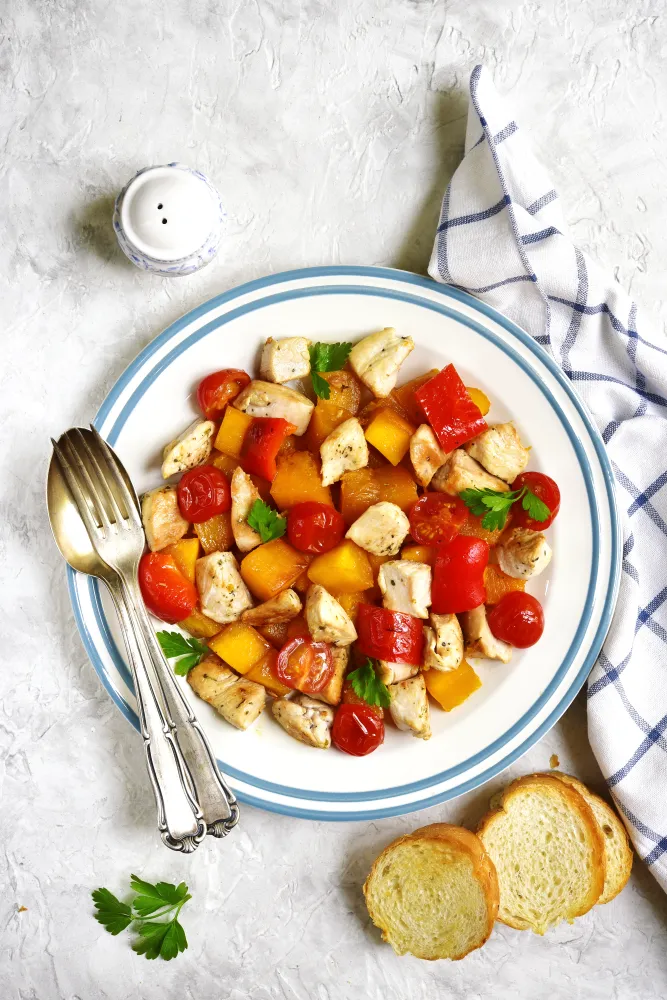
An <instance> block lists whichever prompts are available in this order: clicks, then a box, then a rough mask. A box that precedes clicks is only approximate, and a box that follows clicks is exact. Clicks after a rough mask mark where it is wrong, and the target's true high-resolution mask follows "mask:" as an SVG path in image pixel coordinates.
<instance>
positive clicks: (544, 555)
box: [496, 528, 552, 580]
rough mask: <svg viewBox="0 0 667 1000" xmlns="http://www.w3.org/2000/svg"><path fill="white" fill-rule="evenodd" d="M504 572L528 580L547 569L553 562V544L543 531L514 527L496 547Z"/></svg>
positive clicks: (518, 578)
mask: <svg viewBox="0 0 667 1000" xmlns="http://www.w3.org/2000/svg"><path fill="white" fill-rule="evenodd" d="M496 552H497V554H498V563H499V564H500V568H501V570H502V571H503V573H507V575H508V576H513V577H515V579H517V580H528V579H529V578H530V577H531V576H537V574H538V573H541V572H542V570H543V569H546V568H547V566H548V565H549V563H550V562H551V555H552V552H551V546H550V545H549V543H548V541H547V540H546V538H545V537H544V535H543V534H542V532H541V531H531V530H530V528H513V529H512V530H511V531H510V533H509V535H508V536H507V538H506V539H504V540H503V543H502V545H499V546H498V548H497V549H496Z"/></svg>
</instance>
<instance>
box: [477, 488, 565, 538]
mask: <svg viewBox="0 0 667 1000" xmlns="http://www.w3.org/2000/svg"><path fill="white" fill-rule="evenodd" d="M459 496H460V497H461V499H462V500H463V502H464V504H465V505H466V507H467V508H468V509H469V510H470V511H471V512H472V513H473V514H474V515H475V517H481V518H482V527H483V528H486V530H487V531H499V530H500V529H501V528H504V527H505V524H506V523H507V515H508V513H509V509H510V507H511V506H512V504H513V503H516V502H517V500H521V506H522V507H523V509H524V510H525V511H527V512H528V514H529V515H530V517H532V518H534V520H536V521H546V519H547V518H548V517H549V514H550V513H551V511H550V510H549V508H548V507H547V505H546V504H545V503H544V502H543V501H542V500H540V498H539V497H537V496H535V494H534V493H532V492H531V491H530V490H529V489H527V488H526V487H525V486H524V487H522V489H520V490H510V491H508V492H506V493H501V492H499V491H498V490H487V489H483V490H476V489H468V490H463V491H462V492H461V493H459ZM482 515H484V516H483V517H482Z"/></svg>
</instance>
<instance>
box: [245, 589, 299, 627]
mask: <svg viewBox="0 0 667 1000" xmlns="http://www.w3.org/2000/svg"><path fill="white" fill-rule="evenodd" d="M301 608H302V604H301V598H300V597H299V595H298V594H297V592H296V591H295V590H283V591H281V592H280V593H279V594H278V596H277V597H272V598H271V600H270V601H264V603H263V604H258V605H257V607H256V608H250V609H249V610H248V611H244V612H243V614H242V615H241V621H242V622H245V623H246V624H247V625H253V626H254V627H255V628H259V627H261V626H262V625H275V624H276V623H277V622H289V621H291V620H292V618H296V616H297V615H300V614H301Z"/></svg>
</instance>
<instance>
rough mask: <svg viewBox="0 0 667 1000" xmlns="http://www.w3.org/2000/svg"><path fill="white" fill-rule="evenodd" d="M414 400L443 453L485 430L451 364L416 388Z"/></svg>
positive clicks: (483, 423) (483, 420) (481, 419)
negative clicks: (424, 415)
mask: <svg viewBox="0 0 667 1000" xmlns="http://www.w3.org/2000/svg"><path fill="white" fill-rule="evenodd" d="M415 399H416V400H417V402H418V403H419V405H420V406H421V408H422V410H423V411H424V413H425V414H426V419H427V420H428V422H429V424H430V425H431V427H432V428H433V433H434V434H435V436H436V437H437V439H438V443H439V444H440V447H441V448H442V450H443V451H445V452H449V451H454V449H455V448H458V447H459V445H461V444H464V443H465V442H466V441H470V440H471V438H474V437H477V435H478V434H481V433H482V431H485V430H486V428H487V427H488V424H487V422H486V420H485V419H484V417H483V416H482V412H481V410H480V409H479V407H478V406H475V404H474V403H473V401H472V399H471V398H470V396H469V395H468V390H467V389H466V387H465V385H464V384H463V382H462V381H461V377H460V375H459V373H458V372H457V370H456V368H455V367H454V365H447V367H446V368H443V369H442V371H441V372H438V374H437V375H436V376H434V378H432V379H430V380H429V381H428V382H425V383H424V385H422V386H420V387H419V389H417V391H416V392H415Z"/></svg>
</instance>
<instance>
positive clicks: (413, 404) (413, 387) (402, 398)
mask: <svg viewBox="0 0 667 1000" xmlns="http://www.w3.org/2000/svg"><path fill="white" fill-rule="evenodd" d="M437 374H438V369H437V368H432V369H431V371H430V372H426V374H425V375H419V376H418V377H417V378H413V379H412V380H411V381H410V382H406V383H405V385H401V386H399V387H398V388H397V389H394V391H393V392H392V394H391V396H390V397H389V400H390V402H391V403H392V404H393V405H394V406H396V408H397V409H398V411H399V413H402V414H403V416H404V417H405V418H406V419H407V420H409V421H410V423H412V424H414V425H415V426H418V425H419V424H422V423H423V422H424V411H423V410H422V408H421V406H420V405H419V403H418V402H417V399H416V397H415V393H416V391H417V389H419V388H421V386H423V385H424V384H425V383H426V382H430V380H431V379H432V378H434V377H435V376H436V375H437Z"/></svg>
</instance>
